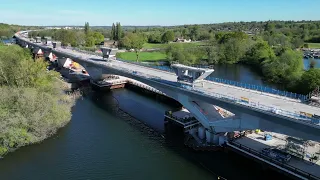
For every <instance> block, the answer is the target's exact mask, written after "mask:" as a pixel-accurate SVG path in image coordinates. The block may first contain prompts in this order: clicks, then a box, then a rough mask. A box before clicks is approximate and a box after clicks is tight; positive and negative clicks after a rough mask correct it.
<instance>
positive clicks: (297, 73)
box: [262, 49, 304, 87]
mask: <svg viewBox="0 0 320 180" xmlns="http://www.w3.org/2000/svg"><path fill="white" fill-rule="evenodd" d="M301 59H302V54H301V52H299V51H293V50H291V49H288V50H286V51H284V52H283V53H282V54H281V55H280V56H278V57H276V58H274V59H271V60H268V61H264V62H263V63H262V72H263V74H264V75H265V76H266V77H267V78H268V79H269V80H271V81H274V82H278V83H284V84H287V85H288V87H289V86H290V87H292V86H294V85H295V83H297V82H298V81H299V79H300V78H301V75H302V73H303V68H304V65H303V61H302V60H301Z"/></svg>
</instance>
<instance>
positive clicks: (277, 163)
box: [227, 141, 320, 180]
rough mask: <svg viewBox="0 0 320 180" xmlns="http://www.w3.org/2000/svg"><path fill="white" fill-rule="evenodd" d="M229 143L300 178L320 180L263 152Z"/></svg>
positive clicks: (236, 143) (233, 142) (232, 142)
mask: <svg viewBox="0 0 320 180" xmlns="http://www.w3.org/2000/svg"><path fill="white" fill-rule="evenodd" d="M228 143H229V144H231V145H233V146H236V147H237V148H239V149H242V150H244V151H246V152H249V153H250V154H253V155H255V156H258V157H260V158H262V159H264V160H267V161H269V162H271V163H273V164H275V165H277V166H280V167H283V168H285V169H288V170H290V171H291V172H294V173H295V174H298V175H300V176H303V177H306V178H308V179H310V180H320V177H317V176H315V175H312V174H310V173H308V172H306V171H303V170H301V169H298V168H296V167H294V166H291V165H289V164H286V163H282V162H279V161H277V160H275V159H273V158H271V157H269V156H266V155H264V154H262V153H261V152H259V151H257V150H254V149H251V148H249V147H247V146H244V145H242V144H240V143H238V142H235V141H229V142H228ZM228 143H227V145H228Z"/></svg>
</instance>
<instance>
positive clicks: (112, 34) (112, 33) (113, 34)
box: [111, 23, 116, 40]
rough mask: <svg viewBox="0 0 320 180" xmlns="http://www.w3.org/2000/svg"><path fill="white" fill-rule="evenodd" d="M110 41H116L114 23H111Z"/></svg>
mask: <svg viewBox="0 0 320 180" xmlns="http://www.w3.org/2000/svg"><path fill="white" fill-rule="evenodd" d="M111 39H112V40H116V26H115V25H114V23H112V28H111Z"/></svg>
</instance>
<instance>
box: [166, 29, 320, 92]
mask: <svg viewBox="0 0 320 180" xmlns="http://www.w3.org/2000/svg"><path fill="white" fill-rule="evenodd" d="M282 43H284V44H278V45H276V46H275V45H273V44H272V43H271V42H269V41H268V39H267V38H265V37H264V36H254V37H252V36H248V35H247V34H246V33H244V32H219V33H216V34H215V36H214V38H212V39H211V40H210V41H208V42H207V43H206V44H205V45H203V46H193V47H190V48H182V45H181V44H171V45H169V46H168V48H167V49H166V53H167V56H168V59H169V60H171V61H178V62H179V63H182V64H236V63H242V64H248V65H250V66H253V67H254V68H255V69H257V70H258V71H260V72H261V73H262V75H263V76H264V77H265V79H267V80H268V81H271V82H274V83H278V84H283V85H284V86H285V87H286V89H288V90H290V91H293V92H299V93H304V94H307V93H309V92H310V91H312V90H314V89H315V88H316V87H317V86H320V70H319V69H313V68H312V69H311V70H309V71H304V64H303V61H302V59H303V56H302V52H301V51H299V50H296V48H295V46H294V44H293V43H290V42H286V41H284V42H282ZM311 74H312V76H311Z"/></svg>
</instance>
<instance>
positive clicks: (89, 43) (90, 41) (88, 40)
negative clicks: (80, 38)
mask: <svg viewBox="0 0 320 180" xmlns="http://www.w3.org/2000/svg"><path fill="white" fill-rule="evenodd" d="M95 43H96V39H95V38H94V37H93V36H87V37H86V47H92V46H94V45H95Z"/></svg>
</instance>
